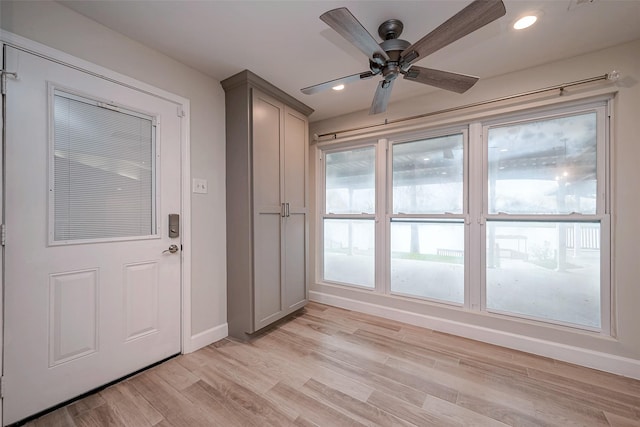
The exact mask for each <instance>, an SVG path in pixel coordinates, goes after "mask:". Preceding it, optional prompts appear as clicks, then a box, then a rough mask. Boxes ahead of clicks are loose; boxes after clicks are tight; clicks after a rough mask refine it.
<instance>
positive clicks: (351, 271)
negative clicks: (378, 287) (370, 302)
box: [324, 219, 375, 288]
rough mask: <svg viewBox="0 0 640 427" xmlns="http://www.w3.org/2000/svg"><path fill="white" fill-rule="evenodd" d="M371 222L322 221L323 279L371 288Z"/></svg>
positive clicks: (361, 220) (372, 225) (372, 243)
mask: <svg viewBox="0 0 640 427" xmlns="http://www.w3.org/2000/svg"><path fill="white" fill-rule="evenodd" d="M374 225H375V221H374V220H366V219H357V220H349V219H325V220H324V280H326V281H329V282H338V283H345V284H350V285H358V286H364V287H367V288H374V286H375V284H374V277H375V260H374V256H375V234H374Z"/></svg>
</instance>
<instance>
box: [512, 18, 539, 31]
mask: <svg viewBox="0 0 640 427" xmlns="http://www.w3.org/2000/svg"><path fill="white" fill-rule="evenodd" d="M537 20H538V17H537V16H535V15H527V16H523V17H522V18H520V19H518V20H517V21H516V23H515V24H513V28H515V29H516V30H522V29H524V28H527V27H530V26H532V25H533V24H534V23H535V22H536V21H537Z"/></svg>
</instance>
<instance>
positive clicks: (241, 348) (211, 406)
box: [28, 303, 640, 427]
mask: <svg viewBox="0 0 640 427" xmlns="http://www.w3.org/2000/svg"><path fill="white" fill-rule="evenodd" d="M28 425H29V426H152V425H156V426H175V427H193V426H224V427H227V426H266V425H272V426H289V425H298V426H312V425H318V426H360V425H380V426H390V425H398V426H409V425H417V426H438V427H441V426H505V425H509V426H563V427H564V426H640V381H635V380H631V379H628V378H624V377H619V376H615V375H610V374H606V373H603V372H599V371H594V370H591V369H586V368H582V367H577V366H575V365H569V364H566V363H562V362H558V361H554V360H551V359H546V358H542V357H537V356H532V355H529V354H526V353H521V352H518V351H513V350H508V349H505V348H501V347H496V346H492V345H488V344H483V343H479V342H475V341H471V340H467V339H463V338H459V337H454V336H451V335H447V334H442V333H438V332H434V331H431V330H427V329H421V328H418V327H414V326H409V325H405V324H402V323H398V322H394V321H389V320H384V319H380V318H376V317H372V316H368V315H363V314H359V313H355V312H350V311H347V310H341V309H338V308H333V307H328V306H323V305H320V304H314V303H312V304H309V305H308V306H307V308H306V309H304V310H303V311H302V312H301V313H300V315H298V316H297V317H296V318H294V319H292V320H290V321H288V322H286V323H282V324H280V325H279V326H277V327H276V328H274V329H272V330H271V331H269V332H267V333H264V334H263V335H261V336H260V337H258V338H257V339H255V340H254V341H252V342H251V343H240V342H237V341H232V340H223V341H220V342H218V343H216V344H213V345H210V346H208V347H206V348H204V349H201V350H199V351H197V352H195V353H192V354H187V355H183V356H179V357H177V358H174V359H172V360H170V361H168V362H166V363H164V364H162V365H159V366H157V367H155V368H152V369H150V370H147V371H145V372H143V373H141V374H139V375H137V376H135V377H132V378H130V379H127V380H125V381H123V382H121V383H118V384H116V385H114V386H111V387H109V388H107V389H105V390H103V391H101V392H99V393H97V394H94V395H91V396H89V397H87V398H85V399H83V400H80V401H77V402H75V403H72V404H70V405H68V406H66V407H64V408H62V409H59V410H57V411H55V412H52V413H50V414H48V415H46V416H44V417H42V418H40V419H37V420H35V421H32V422H31V423H29V424H28Z"/></svg>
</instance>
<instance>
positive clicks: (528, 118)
mask: <svg viewBox="0 0 640 427" xmlns="http://www.w3.org/2000/svg"><path fill="white" fill-rule="evenodd" d="M610 102H611V100H610V99H608V98H607V99H605V100H599V101H591V102H581V103H571V104H570V105H561V106H558V105H556V106H551V107H546V108H541V109H536V110H533V111H531V110H529V111H526V110H525V111H522V112H518V113H515V114H505V115H501V116H499V117H496V118H493V119H491V120H486V121H482V122H481V123H482V131H481V138H482V144H481V149H482V170H481V173H482V176H481V177H476V179H478V180H479V181H480V182H481V183H482V195H483V197H482V205H481V213H480V216H479V218H478V220H479V223H480V225H481V239H480V241H481V243H482V244H481V246H480V266H479V267H480V268H479V274H480V301H479V307H480V310H481V311H482V312H486V313H488V314H491V315H496V316H500V317H509V318H516V319H520V320H526V321H534V322H536V323H545V324H550V325H555V326H565V327H569V328H571V329H574V330H585V331H590V332H597V333H602V334H605V335H611V332H612V322H611V315H612V307H611V274H610V268H611V253H610V242H611V221H610V206H611V204H610V197H611V196H610V184H609V176H610V171H609V168H610V146H611V142H610V134H609V120H610V116H611V114H610ZM591 112H593V113H596V132H597V134H596V183H597V187H596V212H595V213H593V214H582V213H575V212H571V213H568V214H509V213H505V212H498V213H494V214H491V213H489V188H488V187H489V147H488V144H489V130H490V129H491V128H492V127H505V126H511V125H516V124H522V123H531V122H537V121H543V120H546V119H549V120H550V119H557V118H563V117H572V116H578V115H581V114H585V113H591ZM487 222H547V223H550V224H557V223H562V222H568V223H594V222H597V223H598V224H599V225H600V313H599V314H600V328H595V327H590V326H586V325H579V324H575V323H568V322H564V321H559V320H553V319H544V318H540V317H535V316H528V315H524V314H519V313H513V312H507V311H501V310H495V309H489V308H488V307H487V277H486V265H487V248H486V241H487ZM476 303H478V302H477V301H476Z"/></svg>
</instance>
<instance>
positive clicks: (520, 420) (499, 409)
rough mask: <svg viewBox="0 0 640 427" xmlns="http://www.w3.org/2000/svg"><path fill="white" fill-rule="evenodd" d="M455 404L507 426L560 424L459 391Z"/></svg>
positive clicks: (549, 425)
mask: <svg viewBox="0 0 640 427" xmlns="http://www.w3.org/2000/svg"><path fill="white" fill-rule="evenodd" d="M456 404H457V405H459V406H462V407H463V408H467V409H468V410H470V411H473V412H476V413H478V414H481V415H484V416H486V417H488V418H491V419H493V420H496V421H500V422H502V423H504V424H507V425H509V426H521V427H551V426H554V425H562V424H553V423H549V422H546V421H544V420H542V419H540V418H538V417H535V416H532V415H528V414H525V413H523V412H520V411H518V410H516V409H514V408H512V407H509V406H506V405H503V404H501V403H500V402H493V401H489V400H486V399H483V398H481V397H477V396H471V395H468V394H465V393H460V395H459V396H458V401H457V402H456Z"/></svg>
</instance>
